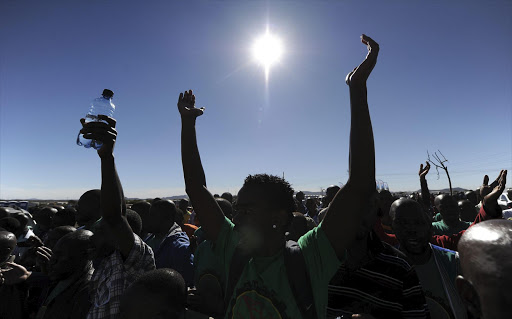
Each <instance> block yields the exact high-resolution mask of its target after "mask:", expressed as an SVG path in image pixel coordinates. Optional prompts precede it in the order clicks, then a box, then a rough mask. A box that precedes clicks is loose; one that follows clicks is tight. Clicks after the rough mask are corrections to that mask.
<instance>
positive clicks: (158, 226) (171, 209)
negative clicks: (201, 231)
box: [145, 199, 177, 233]
mask: <svg viewBox="0 0 512 319" xmlns="http://www.w3.org/2000/svg"><path fill="white" fill-rule="evenodd" d="M176 214H177V211H176V205H174V202H173V201H171V200H165V199H161V200H159V201H156V202H154V203H153V204H152V205H151V208H150V209H149V220H148V223H147V227H145V229H146V230H147V231H148V232H150V233H162V232H166V231H167V230H169V228H170V227H171V226H172V225H173V224H174V221H175V220H176Z"/></svg>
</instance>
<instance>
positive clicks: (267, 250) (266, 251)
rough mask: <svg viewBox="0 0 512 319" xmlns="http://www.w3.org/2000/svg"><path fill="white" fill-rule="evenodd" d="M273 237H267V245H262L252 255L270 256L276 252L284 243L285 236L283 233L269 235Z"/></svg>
mask: <svg viewBox="0 0 512 319" xmlns="http://www.w3.org/2000/svg"><path fill="white" fill-rule="evenodd" d="M271 237H275V238H269V239H270V240H268V241H267V242H268V243H269V245H266V246H265V247H262V249H260V250H258V251H257V252H256V253H255V254H254V256H255V257H270V256H274V255H275V254H277V253H278V252H279V251H280V250H281V249H283V247H284V246H285V245H286V238H285V237H284V235H281V236H271Z"/></svg>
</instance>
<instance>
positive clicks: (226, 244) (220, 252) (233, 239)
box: [213, 217, 240, 273]
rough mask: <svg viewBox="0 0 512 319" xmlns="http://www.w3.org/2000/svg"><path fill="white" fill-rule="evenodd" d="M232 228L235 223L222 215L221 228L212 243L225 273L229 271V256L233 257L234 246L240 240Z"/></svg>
mask: <svg viewBox="0 0 512 319" xmlns="http://www.w3.org/2000/svg"><path fill="white" fill-rule="evenodd" d="M234 228H235V225H234V224H233V223H232V222H231V221H230V220H229V219H227V218H225V217H224V222H223V223H222V227H221V230H220V232H219V235H218V236H217V240H216V241H215V244H214V245H213V253H214V254H215V255H216V256H217V257H218V258H219V260H220V261H221V263H222V264H223V265H224V269H225V271H226V273H227V272H228V271H229V266H230V264H231V258H233V254H234V252H235V248H236V246H237V245H238V242H239V240H240V236H239V235H238V233H237V232H236V231H235V229H234Z"/></svg>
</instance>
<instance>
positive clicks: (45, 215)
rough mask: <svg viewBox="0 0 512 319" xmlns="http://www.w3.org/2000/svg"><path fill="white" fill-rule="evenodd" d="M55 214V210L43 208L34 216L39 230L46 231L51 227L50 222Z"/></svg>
mask: <svg viewBox="0 0 512 319" xmlns="http://www.w3.org/2000/svg"><path fill="white" fill-rule="evenodd" d="M56 213H57V209H56V208H53V207H44V208H42V209H41V210H39V211H38V212H37V213H35V214H34V220H35V221H36V223H37V226H38V227H39V228H40V229H41V230H43V231H48V230H50V228H51V227H52V220H53V217H54V216H55V214H56Z"/></svg>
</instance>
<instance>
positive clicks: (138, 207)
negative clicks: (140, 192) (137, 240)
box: [131, 201, 151, 233]
mask: <svg viewBox="0 0 512 319" xmlns="http://www.w3.org/2000/svg"><path fill="white" fill-rule="evenodd" d="M150 208H151V204H150V203H148V202H146V201H140V202H136V203H134V204H133V205H132V208H131V209H132V210H134V211H136V212H137V214H139V216H140V219H141V220H142V230H141V231H142V232H143V233H147V231H146V224H147V223H148V222H149V220H148V218H149V210H150Z"/></svg>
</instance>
